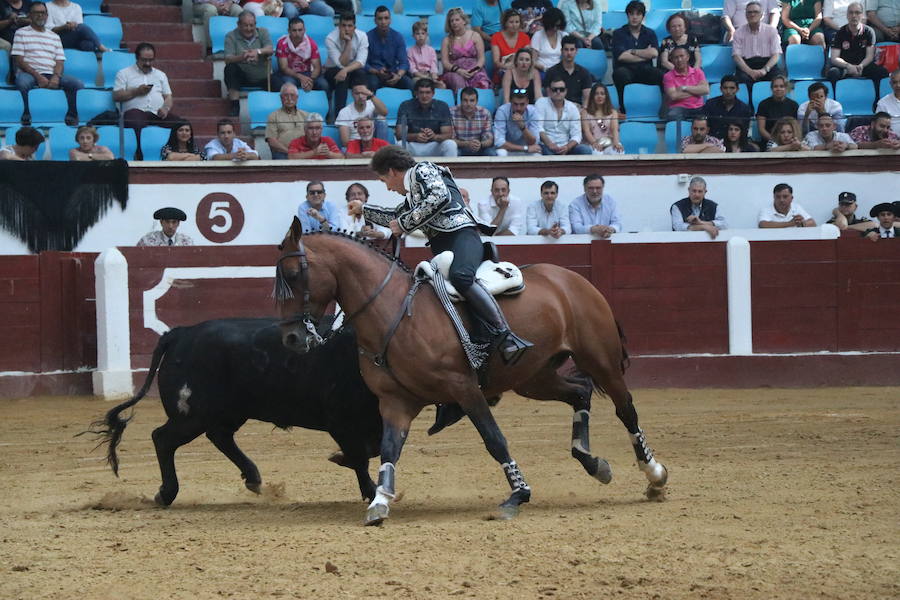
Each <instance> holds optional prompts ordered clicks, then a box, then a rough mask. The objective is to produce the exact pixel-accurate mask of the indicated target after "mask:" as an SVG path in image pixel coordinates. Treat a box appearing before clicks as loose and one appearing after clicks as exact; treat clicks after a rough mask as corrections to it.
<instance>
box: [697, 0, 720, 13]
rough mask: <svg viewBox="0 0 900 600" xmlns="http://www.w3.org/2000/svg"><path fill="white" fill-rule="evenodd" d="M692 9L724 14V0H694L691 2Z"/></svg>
mask: <svg viewBox="0 0 900 600" xmlns="http://www.w3.org/2000/svg"><path fill="white" fill-rule="evenodd" d="M689 4H690V5H691V10H702V11H704V12H714V13H717V14H719V15H721V14H722V5H723V4H724V3H723V2H722V0H692V1H691V2H690V3H689Z"/></svg>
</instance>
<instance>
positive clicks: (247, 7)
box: [241, 0, 266, 17]
mask: <svg viewBox="0 0 900 600" xmlns="http://www.w3.org/2000/svg"><path fill="white" fill-rule="evenodd" d="M264 1H265V0H241V6H242V7H243V8H244V11H245V12H249V13H253V16H254V17H264V16H266V12H265V11H264V10H263V7H262V5H263V2H264Z"/></svg>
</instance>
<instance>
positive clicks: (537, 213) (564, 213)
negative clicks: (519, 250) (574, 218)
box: [525, 199, 572, 235]
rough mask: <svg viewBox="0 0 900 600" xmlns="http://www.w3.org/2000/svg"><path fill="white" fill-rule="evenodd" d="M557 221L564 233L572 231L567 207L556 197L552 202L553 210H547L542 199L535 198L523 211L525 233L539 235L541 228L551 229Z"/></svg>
mask: <svg viewBox="0 0 900 600" xmlns="http://www.w3.org/2000/svg"><path fill="white" fill-rule="evenodd" d="M556 223H558V224H559V226H560V228H561V229H562V230H563V231H565V232H566V233H572V225H571V223H569V208H568V207H567V206H563V204H562V203H561V202H560V201H559V199H557V200H556V201H555V202H554V203H553V210H551V211H550V212H547V209H546V208H545V207H544V201H543V200H535V201H534V202H532V203H531V204H529V205H528V208H527V209H526V211H525V225H526V233H528V235H539V233H540V231H541V229H553V225H554V224H556Z"/></svg>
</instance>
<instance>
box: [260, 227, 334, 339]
mask: <svg viewBox="0 0 900 600" xmlns="http://www.w3.org/2000/svg"><path fill="white" fill-rule="evenodd" d="M302 235H303V225H302V224H301V222H300V220H299V219H298V218H297V217H294V220H293V222H292V223H291V227H290V229H289V230H288V232H287V234H286V235H285V236H284V240H282V242H281V245H280V246H279V247H278V248H279V250H281V256H280V257H279V258H278V262H277V263H276V265H275V291H274V293H273V295H274V297H275V301H276V302H277V303H278V306H279V310H280V312H281V317H282V319H283V321H282V322H281V340H282V342H283V343H284V345H285V346H286V347H287V348H289V349H290V350H293V351H295V352H299V353H305V352H309V351H310V350H311V349H313V348H315V347H316V346H319V345H321V344H322V342H323V339H322V337H321V336H320V335H319V333H318V331H317V329H318V325H319V320H320V319H321V318H322V315H323V313H324V312H325V308H326V307H327V306H328V305H329V304H330V303H331V301H332V300H334V294H335V285H334V278H333V277H330V276H329V275H328V273H327V271H328V269H327V265H325V264H319V261H316V260H310V256H311V255H310V254H308V253H307V246H306V245H305V244H304V243H303V239H302ZM312 256H318V258H319V259H323V260H322V261H321V262H325V261H324V257H323V253H321V252H320V253H319V254H318V255H316V254H315V253H313V254H312ZM329 282H330V283H329Z"/></svg>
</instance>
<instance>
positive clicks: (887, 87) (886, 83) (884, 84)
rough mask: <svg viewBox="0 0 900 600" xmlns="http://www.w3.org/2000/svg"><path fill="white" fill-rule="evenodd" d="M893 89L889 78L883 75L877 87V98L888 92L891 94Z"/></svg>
mask: <svg viewBox="0 0 900 600" xmlns="http://www.w3.org/2000/svg"><path fill="white" fill-rule="evenodd" d="M893 93H894V90H892V89H891V78H890V77H885V78H884V79H882V80H881V85H880V86H879V87H878V98H879V99H881V98H884V97H885V96H887V95H888V94H893Z"/></svg>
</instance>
